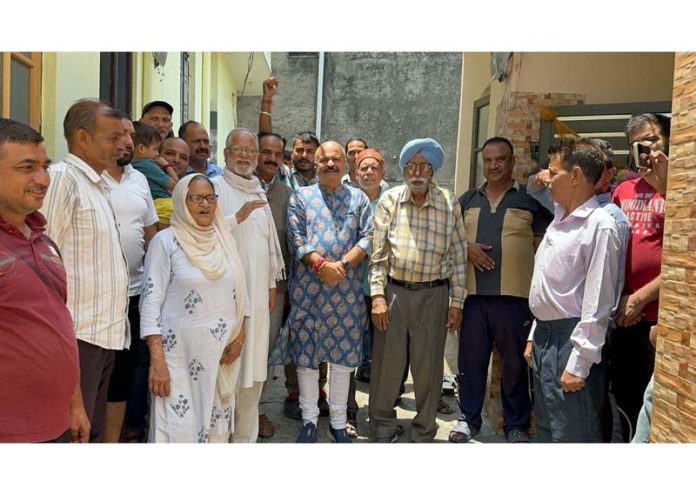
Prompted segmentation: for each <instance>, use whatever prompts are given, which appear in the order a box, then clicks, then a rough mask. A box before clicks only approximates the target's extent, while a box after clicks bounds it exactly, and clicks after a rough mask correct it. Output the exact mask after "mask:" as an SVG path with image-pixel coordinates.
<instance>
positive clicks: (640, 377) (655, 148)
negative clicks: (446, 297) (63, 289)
mask: <svg viewBox="0 0 696 495" xmlns="http://www.w3.org/2000/svg"><path fill="white" fill-rule="evenodd" d="M669 134H670V118H669V117H666V116H664V115H661V114H652V113H647V114H642V115H637V116H635V117H632V118H631V119H630V120H629V121H628V124H627V125H626V136H627V137H628V141H629V143H630V145H631V150H632V152H633V153H632V154H633V155H634V156H633V160H634V163H635V165H636V167H637V169H638V172H639V174H640V177H639V178H636V179H632V180H627V181H624V182H622V183H621V184H619V186H618V187H617V188H616V190H615V191H614V194H613V196H612V200H613V201H614V203H616V204H617V205H619V206H620V207H621V209H622V210H623V211H624V213H626V216H628V219H629V221H630V223H631V238H630V241H629V245H628V252H627V255H626V278H625V283H624V290H623V296H622V297H621V301H620V302H619V309H618V311H617V315H616V323H617V325H618V326H617V328H614V329H612V331H611V333H610V336H609V340H608V345H609V362H610V366H609V369H610V371H609V373H610V380H611V384H612V390H613V393H614V397H615V399H616V403H617V406H618V407H619V408H620V409H621V410H622V411H623V412H624V413H625V414H626V416H627V417H628V420H629V422H630V429H629V425H628V424H623V427H624V428H623V429H624V431H623V433H624V440H626V441H630V439H631V436H632V433H631V432H633V431H635V427H636V420H637V418H638V413H639V411H640V408H641V405H642V404H643V393H644V392H645V388H646V386H647V384H648V382H649V381H650V377H651V376H652V373H653V369H654V366H655V348H654V347H653V346H652V344H651V343H650V341H649V333H650V327H651V326H653V325H655V323H656V322H657V312H658V298H659V293H660V268H661V262H662V235H663V231H664V225H665V194H666V189H667V167H668V163H669V158H668V149H669Z"/></svg>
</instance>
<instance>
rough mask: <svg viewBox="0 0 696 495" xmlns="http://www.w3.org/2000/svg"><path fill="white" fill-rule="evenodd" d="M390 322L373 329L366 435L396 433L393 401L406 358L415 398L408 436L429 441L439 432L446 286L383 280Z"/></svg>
mask: <svg viewBox="0 0 696 495" xmlns="http://www.w3.org/2000/svg"><path fill="white" fill-rule="evenodd" d="M385 298H386V301H387V305H388V307H389V325H388V326H387V329H386V330H385V331H379V330H377V329H375V333H374V341H373V347H372V373H371V375H370V403H369V406H368V413H369V418H370V435H371V436H372V438H373V439H377V438H388V437H391V436H392V435H393V434H394V432H395V431H396V427H397V424H396V411H395V410H394V404H395V402H396V400H397V399H398V397H399V394H400V391H399V389H400V387H401V381H402V379H403V374H404V368H405V367H406V359H407V356H409V355H410V359H411V375H412V376H413V389H414V392H415V396H416V416H415V417H414V418H413V421H412V423H411V440H412V441H415V442H430V441H432V439H433V438H434V437H435V434H436V433H437V423H436V422H435V416H436V414H437V405H438V402H439V400H440V392H441V390H442V372H443V365H444V362H443V359H444V352H445V338H446V335H447V329H446V327H445V326H446V324H447V309H448V307H449V295H448V288H447V286H446V285H443V286H440V287H434V288H431V289H420V290H408V289H406V288H403V287H399V286H396V285H393V284H391V283H389V284H387V288H386V290H385Z"/></svg>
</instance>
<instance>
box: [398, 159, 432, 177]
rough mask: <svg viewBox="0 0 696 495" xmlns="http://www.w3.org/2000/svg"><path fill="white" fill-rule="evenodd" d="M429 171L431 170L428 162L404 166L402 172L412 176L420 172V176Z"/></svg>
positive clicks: (411, 163)
mask: <svg viewBox="0 0 696 495" xmlns="http://www.w3.org/2000/svg"><path fill="white" fill-rule="evenodd" d="M430 169H432V165H430V164H429V163H428V162H421V163H414V162H410V163H407V164H406V168H405V169H404V170H405V172H406V173H407V174H410V175H413V174H415V173H416V171H418V172H420V173H421V174H424V173H426V172H428V171H429V170H430Z"/></svg>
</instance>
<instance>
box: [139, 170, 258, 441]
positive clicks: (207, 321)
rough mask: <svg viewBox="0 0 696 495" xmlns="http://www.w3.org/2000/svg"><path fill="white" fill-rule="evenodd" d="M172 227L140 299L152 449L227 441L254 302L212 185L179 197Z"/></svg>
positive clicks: (201, 183) (159, 243) (186, 186)
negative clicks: (160, 445) (147, 354)
mask: <svg viewBox="0 0 696 495" xmlns="http://www.w3.org/2000/svg"><path fill="white" fill-rule="evenodd" d="M172 196H173V203H174V211H173V214H172V218H171V222H170V225H171V227H170V228H169V229H166V230H162V231H160V232H159V233H157V235H156V236H155V237H154V238H153V239H152V241H151V242H150V246H149V248H148V251H147V255H146V257H145V275H144V284H143V285H144V287H143V293H142V296H141V299H140V315H141V323H140V325H141V335H142V337H143V338H146V339H147V344H148V348H149V349H150V375H149V388H150V391H151V392H152V394H151V401H150V428H149V441H150V442H203V443H205V442H227V441H228V439H229V436H230V434H231V433H232V432H233V431H234V406H235V402H234V390H235V387H236V382H237V379H238V376H239V362H240V360H239V359H238V357H239V355H240V354H241V351H242V347H243V346H244V340H245V332H244V320H245V316H248V312H249V310H248V301H247V292H246V285H245V280H244V270H243V267H242V264H241V262H240V260H239V255H238V253H237V249H236V246H235V243H234V240H233V239H232V237H231V235H230V232H229V227H228V226H227V225H226V224H225V219H224V217H223V216H222V212H221V210H219V209H218V208H217V195H216V194H215V190H214V188H213V184H212V183H211V182H210V180H209V179H208V178H207V177H205V176H204V175H202V174H191V175H188V176H186V177H184V178H183V179H181V180H180V181H179V183H178V184H177V185H176V187H175V188H174V191H173V194H172Z"/></svg>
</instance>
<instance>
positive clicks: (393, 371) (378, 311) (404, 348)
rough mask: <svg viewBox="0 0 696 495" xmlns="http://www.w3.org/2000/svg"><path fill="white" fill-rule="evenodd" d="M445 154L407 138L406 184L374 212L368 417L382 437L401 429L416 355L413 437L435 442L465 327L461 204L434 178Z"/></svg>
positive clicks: (402, 160)
mask: <svg viewBox="0 0 696 495" xmlns="http://www.w3.org/2000/svg"><path fill="white" fill-rule="evenodd" d="M443 159H444V153H443V151H442V146H440V144H439V143H438V142H437V141H435V140H434V139H432V138H425V139H414V140H413V141H409V142H408V143H406V145H405V146H404V147H403V149H402V150H401V155H400V157H399V167H400V168H401V170H402V172H403V173H404V179H405V182H406V184H404V185H402V186H397V187H394V188H392V189H390V190H389V191H386V192H385V193H384V194H383V195H382V197H381V198H380V201H379V204H378V205H377V211H376V212H375V217H374V224H375V228H374V237H373V248H372V258H371V263H370V292H371V295H372V320H373V322H374V325H375V328H376V329H377V330H378V331H377V332H375V334H374V342H373V349H372V376H371V381H370V404H369V416H370V430H371V431H370V434H371V436H372V438H373V440H374V441H375V442H378V443H389V442H395V441H396V440H397V438H398V435H399V433H400V429H399V427H398V426H397V423H396V412H395V410H394V404H395V403H396V401H397V399H398V398H399V393H400V392H399V389H400V387H401V380H402V376H403V372H404V368H405V367H406V362H407V359H409V357H410V362H411V374H412V376H413V388H414V392H415V396H416V413H417V414H416V416H415V417H414V418H413V421H412V423H411V434H410V439H411V441H412V442H429V441H432V439H433V438H434V437H435V433H436V432H437V424H436V422H435V415H436V413H437V406H438V402H439V399H440V389H441V387H442V372H443V357H444V356H443V355H444V349H445V337H446V336H447V331H448V330H449V332H450V333H454V332H456V331H457V329H458V328H459V324H460V323H461V320H462V306H463V305H464V298H465V297H466V289H465V276H466V236H465V234H464V222H463V220H462V215H461V208H460V205H459V203H458V202H456V201H455V202H454V204H453V203H452V202H451V201H450V199H449V198H448V196H447V195H446V194H445V191H444V190H443V189H441V188H440V187H438V186H437V185H436V184H435V183H434V182H433V180H432V178H433V174H434V173H435V172H436V171H437V170H438V169H439V168H440V167H442V162H443Z"/></svg>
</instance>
